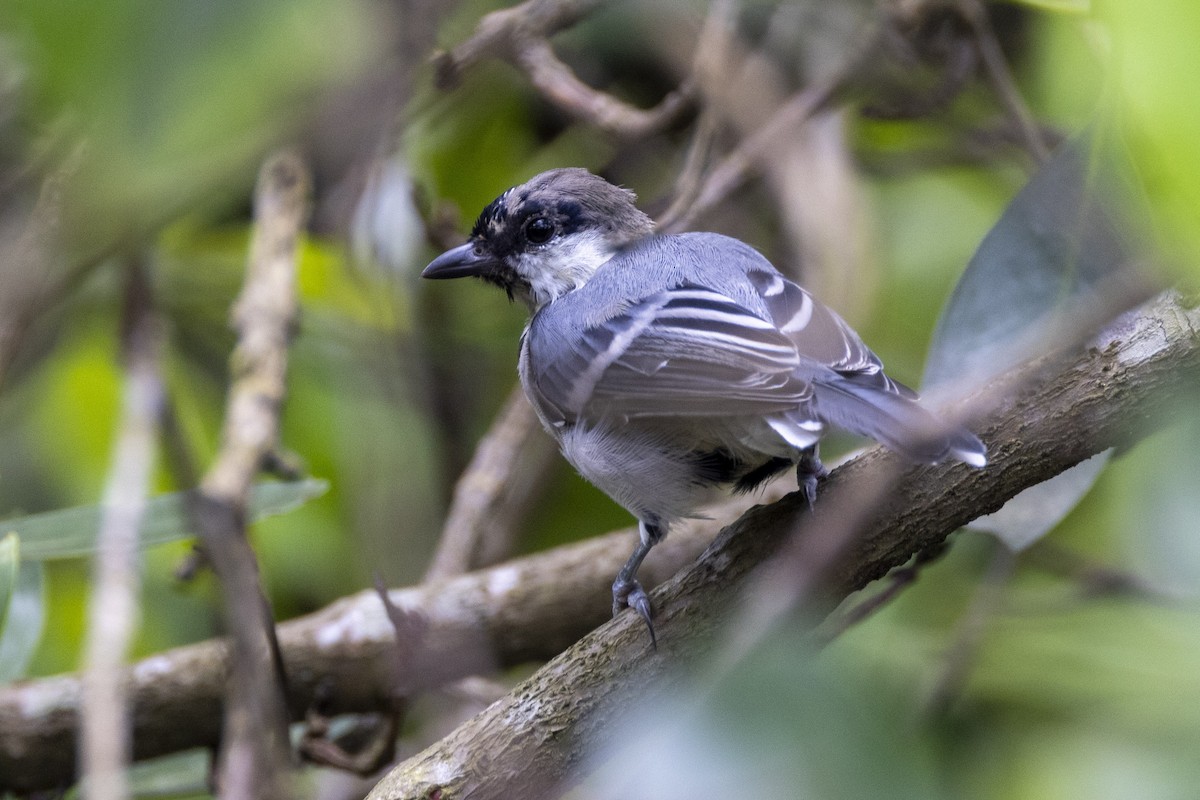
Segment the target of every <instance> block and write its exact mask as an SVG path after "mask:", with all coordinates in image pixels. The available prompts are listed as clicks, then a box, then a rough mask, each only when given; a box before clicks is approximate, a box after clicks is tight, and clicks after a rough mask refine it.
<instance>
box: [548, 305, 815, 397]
mask: <svg viewBox="0 0 1200 800" xmlns="http://www.w3.org/2000/svg"><path fill="white" fill-rule="evenodd" d="M538 333H539V332H538V330H537V328H536V326H535V327H534V328H533V329H531V332H530V337H531V338H530V341H529V342H528V347H529V350H530V362H531V363H530V378H531V380H530V383H531V384H532V386H531V390H532V393H533V394H534V397H535V402H537V403H538V404H539V405H541V406H542V408H543V410H544V411H547V412H552V413H549V414H548V416H549V417H551V418H558V419H562V420H567V421H575V420H578V419H581V418H582V419H595V418H599V417H602V416H617V417H618V418H619V417H626V418H634V417H645V416H659V415H663V416H681V415H686V416H708V415H718V416H724V415H732V414H769V413H771V412H778V411H786V410H794V409H797V407H799V406H802V405H803V404H804V403H806V402H807V401H808V400H809V399H810V398H811V396H812V387H811V385H810V384H809V383H808V382H807V381H805V380H803V379H801V378H799V377H797V376H796V368H797V366H799V364H800V356H799V355H798V354H797V352H796V347H795V345H794V344H793V342H792V341H791V340H790V339H789V338H788V336H786V335H784V334H783V333H781V332H780V331H779V330H777V329H776V326H775V325H774V324H773V323H772V322H770V321H768V320H765V319H763V318H762V317H761V316H758V315H755V314H754V313H752V312H751V311H750V310H748V309H746V308H745V307H744V306H742V305H739V304H738V303H737V302H735V301H734V300H732V299H730V298H729V297H728V296H726V295H724V294H721V293H720V292H715V291H712V290H710V289H705V288H701V287H696V286H681V287H678V288H675V289H670V290H667V291H662V292H658V293H656V294H654V295H652V296H650V297H647V298H645V299H643V300H641V301H639V302H637V303H635V304H633V305H631V306H629V307H628V308H626V309H625V310H624V311H622V312H621V313H619V314H617V315H615V316H613V317H611V318H609V319H607V320H605V321H604V322H602V323H600V324H598V325H595V326H593V327H590V328H587V329H586V330H584V331H582V332H581V333H580V334H578V335H575V336H571V337H568V338H569V339H570V341H561V340H560V341H545V340H542V341H539V336H538ZM542 338H543V339H546V338H549V337H548V336H543V337H542Z"/></svg>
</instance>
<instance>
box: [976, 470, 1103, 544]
mask: <svg viewBox="0 0 1200 800" xmlns="http://www.w3.org/2000/svg"><path fill="white" fill-rule="evenodd" d="M1111 456H1112V450H1105V451H1104V452H1102V453H1097V454H1096V455H1094V456H1092V457H1091V458H1089V459H1087V460H1086V461H1081V462H1080V463H1078V464H1076V465H1075V466H1073V467H1071V468H1070V469H1068V470H1067V471H1066V472H1061V473H1059V474H1058V475H1055V476H1054V477H1053V478H1051V479H1050V480H1048V481H1043V482H1042V483H1039V484H1037V485H1036V486H1030V487H1029V488H1028V489H1026V490H1025V491H1023V492H1021V493H1020V494H1019V495H1017V496H1016V497H1014V498H1012V499H1011V500H1009V501H1008V502H1007V503H1005V504H1004V506H1003V507H1002V508H1001V509H1000V510H999V511H997V512H996V513H994V514H985V515H984V516H982V517H979V518H978V519H976V520H975V521H973V522H972V523H971V524H970V525H968V526H967V527H968V528H970V529H971V530H975V531H987V532H988V533H990V534H992V535H994V536H996V537H997V538H998V539H1000V541H1002V542H1004V544H1006V545H1008V547H1009V549H1010V550H1014V551H1017V552H1019V551H1021V550H1024V549H1025V548H1026V547H1029V545H1031V544H1033V543H1034V542H1036V541H1037V540H1038V539H1041V538H1042V537H1043V536H1045V535H1046V534H1047V533H1049V532H1050V531H1052V530H1053V529H1054V528H1055V526H1057V525H1058V523H1059V522H1060V521H1061V520H1062V519H1063V517H1065V516H1066V515H1067V514H1069V513H1071V510H1072V509H1073V508H1075V506H1077V505H1078V504H1079V501H1080V500H1082V499H1083V496H1084V495H1086V494H1087V493H1088V491H1089V490H1090V489H1091V488H1092V485H1093V484H1095V482H1096V478H1098V477H1099V476H1100V473H1101V472H1102V471H1103V470H1104V466H1105V465H1106V464H1107V463H1108V460H1109V458H1110V457H1111Z"/></svg>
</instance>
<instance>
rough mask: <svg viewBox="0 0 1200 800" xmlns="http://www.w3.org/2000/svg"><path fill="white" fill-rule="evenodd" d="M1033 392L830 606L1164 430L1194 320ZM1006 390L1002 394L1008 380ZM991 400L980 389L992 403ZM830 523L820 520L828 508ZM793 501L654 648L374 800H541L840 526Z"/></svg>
mask: <svg viewBox="0 0 1200 800" xmlns="http://www.w3.org/2000/svg"><path fill="white" fill-rule="evenodd" d="M1021 369H1022V372H1023V373H1025V374H1026V375H1027V376H1028V378H1029V382H1028V383H1027V384H1026V385H1027V386H1029V387H1030V388H1029V389H1028V391H1026V392H1023V393H1021V394H1020V395H1019V396H1015V397H1004V398H1001V399H1000V401H999V403H998V405H997V407H996V409H995V410H994V412H993V413H992V414H991V416H990V418H989V420H988V421H987V423H986V425H984V426H983V433H984V438H985V440H986V441H988V442H989V443H990V444H991V452H990V455H991V458H992V461H991V463H990V464H989V466H988V467H987V468H986V469H983V470H979V471H973V470H970V469H969V468H967V467H965V466H963V465H961V464H946V465H938V466H922V467H916V468H909V469H907V470H905V471H904V472H903V473H902V474H901V475H900V477H899V480H898V482H897V484H896V487H895V490H894V491H892V492H890V493H888V495H887V497H886V498H885V500H884V501H883V502H882V503H881V504H880V505H879V507H878V508H876V509H875V511H874V513H873V515H872V517H873V519H872V521H871V523H870V524H869V525H867V526H866V527H865V528H863V531H864V535H862V536H861V537H859V538H858V539H857V540H856V541H855V542H854V545H853V546H852V547H851V549H850V552H849V553H848V554H847V557H846V558H844V559H843V560H842V562H841V563H840V565H838V566H837V567H836V568H835V569H833V570H831V571H830V572H829V574H827V575H826V577H825V591H824V593H823V595H822V598H823V601H824V603H832V602H834V601H836V600H838V599H839V598H841V597H844V596H845V595H846V594H847V593H848V592H850V591H852V590H854V589H856V588H859V587H861V586H863V585H865V584H866V583H867V582H869V581H871V580H873V579H875V578H877V577H879V576H881V575H883V574H885V573H886V572H887V571H888V570H889V569H891V568H894V567H896V566H899V565H901V564H903V563H904V562H905V561H907V560H908V559H909V558H910V557H911V556H912V555H913V554H914V553H918V552H921V551H923V550H926V549H928V548H930V547H932V546H936V545H937V544H938V543H940V542H941V541H942V540H944V539H945V538H946V537H947V536H949V535H950V534H951V533H952V532H954V531H955V530H957V529H958V528H959V527H960V526H962V525H963V524H965V523H967V522H969V521H970V520H971V519H973V518H974V517H976V516H978V515H980V514H983V513H989V512H991V511H995V510H996V509H998V508H999V507H1000V506H1001V505H1003V504H1004V502H1005V501H1007V500H1008V499H1009V498H1011V497H1013V496H1015V495H1016V494H1017V493H1019V492H1020V491H1021V490H1023V489H1025V488H1027V487H1029V486H1032V485H1034V484H1037V483H1040V482H1041V481H1044V480H1046V479H1048V478H1050V477H1053V476H1054V475H1057V474H1058V473H1060V472H1062V471H1063V470H1064V469H1066V468H1068V467H1070V466H1072V465H1073V464H1076V463H1078V462H1080V461H1082V460H1083V459H1085V458H1087V457H1088V456H1090V455H1092V454H1094V453H1096V452H1099V451H1100V450H1103V449H1106V448H1108V447H1111V446H1113V445H1116V444H1127V443H1128V442H1129V441H1130V440H1131V439H1136V438H1137V437H1139V436H1140V435H1144V434H1145V433H1146V432H1147V431H1148V429H1150V428H1152V427H1153V426H1154V425H1156V424H1158V423H1159V422H1160V421H1161V420H1160V416H1159V413H1158V412H1160V411H1161V410H1163V409H1164V407H1166V406H1167V405H1168V404H1169V403H1170V402H1171V401H1172V400H1174V399H1176V398H1178V397H1179V396H1180V395H1181V394H1184V393H1187V392H1190V391H1191V390H1192V389H1193V388H1194V385H1195V384H1194V381H1195V380H1196V379H1197V375H1198V373H1200V309H1197V308H1185V307H1183V306H1182V305H1180V303H1179V302H1178V300H1177V298H1176V297H1175V296H1173V295H1164V296H1162V297H1160V298H1158V299H1157V300H1156V301H1155V302H1153V303H1152V304H1150V305H1149V306H1148V307H1147V308H1146V309H1145V310H1144V311H1143V312H1142V313H1139V314H1130V315H1124V316H1122V317H1121V318H1119V319H1118V320H1117V321H1115V322H1114V323H1113V324H1112V325H1110V326H1109V328H1108V329H1107V330H1106V332H1105V333H1104V334H1102V335H1101V336H1100V337H1098V339H1097V340H1095V341H1094V342H1093V343H1092V344H1091V345H1090V346H1088V347H1087V348H1086V350H1085V351H1084V352H1083V353H1077V354H1075V355H1074V356H1073V357H1063V356H1062V355H1058V356H1053V357H1046V358H1043V359H1041V360H1038V361H1035V362H1033V363H1030V364H1027V365H1025V366H1024V367H1023V368H1021ZM1010 380H1011V379H1010ZM985 392H986V390H985ZM895 470H896V460H895V458H894V457H893V456H892V455H890V454H888V453H886V452H885V451H883V450H882V449H880V448H875V449H872V450H870V451H868V452H867V453H866V454H864V455H863V456H861V457H859V458H857V459H855V460H854V461H852V462H850V463H849V464H847V465H845V466H844V467H842V468H840V469H838V470H836V471H835V472H834V474H833V475H832V476H831V477H830V479H829V482H828V487H827V490H826V491H827V492H829V493H832V492H834V491H838V492H842V491H845V492H854V491H858V490H865V491H867V492H871V491H872V488H873V486H875V485H876V484H877V483H878V482H879V481H880V480H881V479H890V477H889V473H893V472H894V471H895ZM824 508H825V509H827V508H829V506H827V505H826V506H824ZM828 516H829V515H828V513H827V512H826V511H825V510H823V506H822V505H818V509H817V512H816V513H815V514H812V515H809V514H808V513H807V511H806V510H805V508H804V503H803V501H802V500H800V499H799V498H798V497H797V496H796V495H790V496H789V497H788V498H785V499H784V500H783V501H782V502H779V503H776V504H774V505H771V506H767V507H760V508H757V509H755V510H752V511H750V512H749V513H747V514H746V515H744V516H743V517H742V518H741V519H740V520H738V522H736V523H735V524H733V525H731V526H730V527H729V528H727V529H726V530H725V531H724V532H723V533H722V534H721V535H720V536H719V537H718V538H717V540H716V541H715V542H714V543H713V544H712V546H711V547H709V548H708V550H707V551H706V552H705V553H704V555H703V556H702V557H701V559H700V561H699V562H698V563H696V564H695V565H694V566H693V567H692V568H691V569H689V570H687V571H685V572H683V573H682V574H680V575H677V576H676V577H675V578H674V579H672V580H671V581H670V582H669V583H668V584H667V585H666V586H664V587H660V588H659V589H658V590H657V591H656V592H655V597H654V601H655V607H656V609H657V615H656V623H655V624H656V627H658V629H659V631H660V636H659V648H658V650H657V651H654V650H652V649H650V647H649V645H648V644H647V642H646V637H645V630H644V628H643V626H642V624H641V621H640V620H639V619H638V618H637V617H636V615H632V614H623V615H621V616H620V617H619V618H618V619H616V620H614V621H613V623H612V624H611V625H608V626H605V627H604V628H602V629H600V630H598V631H595V632H593V633H592V634H590V635H588V636H587V637H585V638H584V639H582V640H581V641H579V642H578V643H576V644H575V645H574V646H573V647H572V648H571V649H570V650H568V651H566V652H565V653H563V654H562V655H560V656H559V657H557V658H555V659H554V660H553V661H551V662H550V663H549V664H547V665H546V666H545V667H543V668H542V669H541V670H539V671H538V672H537V673H535V674H534V675H533V676H532V677H531V678H529V679H528V680H527V681H525V682H524V683H522V684H521V685H519V686H518V687H516V688H515V689H514V690H513V691H512V692H511V693H510V694H509V695H507V696H506V697H504V698H502V699H501V700H499V701H498V702H496V703H494V704H493V705H492V706H490V707H489V708H488V709H487V710H485V711H484V712H483V713H482V714H480V715H478V716H477V717H475V718H474V719H472V720H470V721H469V722H467V723H465V724H464V725H462V726H460V727H459V728H458V729H457V730H455V731H454V732H453V733H451V734H450V735H449V736H447V737H446V738H445V739H443V740H442V741H440V742H438V743H436V744H435V745H433V746H431V747H429V748H428V749H426V750H425V751H424V752H422V753H420V754H418V755H417V756H415V757H413V758H412V759H410V760H409V761H407V762H405V763H403V764H401V765H400V766H399V767H397V768H396V769H395V770H393V771H392V772H391V773H389V774H388V775H387V776H386V777H385V778H384V779H383V780H382V781H381V782H380V783H379V784H378V785H377V786H376V788H375V790H374V791H373V792H372V794H371V795H370V797H371V798H375V800H399V799H400V798H427V797H433V796H442V797H465V796H470V797H472V798H474V800H486V799H487V798H503V797H530V798H532V797H538V796H541V795H543V794H544V793H546V792H547V791H549V790H550V789H552V788H553V787H555V786H559V785H560V784H561V783H562V782H563V781H565V780H569V779H570V772H571V770H572V769H573V768H574V767H575V766H576V765H577V764H579V763H580V761H581V759H583V758H584V756H585V755H586V754H587V753H590V752H595V751H596V749H597V748H601V747H603V746H604V745H605V744H606V743H607V742H608V738H607V737H608V736H609V735H611V733H612V732H613V731H616V730H620V724H619V718H620V717H621V716H622V714H623V713H625V712H627V711H628V710H630V709H635V708H638V707H640V705H641V704H642V703H643V702H644V701H645V700H646V699H647V697H649V696H651V695H653V693H654V692H656V691H658V690H660V689H662V688H663V686H664V682H665V681H667V680H677V679H678V677H677V673H676V671H675V669H674V668H675V667H676V666H677V665H678V664H679V663H681V662H682V661H684V660H685V659H687V658H688V657H691V656H695V655H698V654H699V653H701V652H702V651H703V650H704V649H705V643H706V642H708V641H710V639H711V637H712V635H713V634H715V633H717V632H718V631H719V630H720V629H721V625H722V623H723V622H724V621H725V620H726V619H727V618H728V617H729V614H730V609H731V608H734V607H736V605H737V601H736V592H737V587H738V586H739V585H740V584H741V583H742V582H743V581H744V580H745V578H746V576H747V574H748V573H749V572H750V571H751V570H752V569H753V568H754V567H755V566H756V565H758V564H759V563H761V562H762V561H763V560H764V559H765V558H766V557H767V556H768V555H769V554H770V553H771V552H773V551H774V550H775V548H776V547H777V546H778V545H779V543H780V542H781V541H783V540H784V539H785V537H786V538H794V537H796V536H799V537H802V538H813V537H820V536H821V535H822V534H823V531H824V529H825V527H826V526H827V525H828V524H829V523H830V522H835V523H836V520H830V519H828V518H827V517H828Z"/></svg>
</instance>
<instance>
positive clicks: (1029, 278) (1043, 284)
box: [924, 137, 1128, 390]
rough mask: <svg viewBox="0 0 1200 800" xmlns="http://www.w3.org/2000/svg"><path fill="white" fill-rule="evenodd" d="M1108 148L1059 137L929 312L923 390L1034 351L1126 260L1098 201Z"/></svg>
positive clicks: (995, 369) (1106, 193)
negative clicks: (941, 304)
mask: <svg viewBox="0 0 1200 800" xmlns="http://www.w3.org/2000/svg"><path fill="white" fill-rule="evenodd" d="M1108 157H1109V154H1108V153H1105V152H1101V151H1100V150H1099V149H1098V148H1096V147H1094V146H1093V140H1092V137H1085V138H1083V139H1079V140H1076V141H1074V142H1071V143H1069V144H1067V145H1064V146H1063V147H1061V148H1059V150H1058V151H1057V152H1055V154H1054V156H1053V157H1052V158H1051V159H1050V160H1049V161H1048V162H1046V164H1044V165H1043V166H1042V168H1041V169H1039V170H1038V172H1037V174H1036V175H1034V176H1033V178H1032V179H1031V180H1030V181H1029V183H1028V184H1027V185H1026V186H1025V188H1024V189H1022V190H1021V191H1020V192H1019V193H1018V194H1017V196H1016V197H1015V198H1014V199H1013V201H1012V203H1010V204H1009V206H1008V208H1007V209H1005V211H1004V214H1003V215H1002V216H1001V217H1000V220H999V221H998V222H997V223H996V225H995V227H993V228H992V229H991V230H990V231H989V232H988V234H987V236H985V237H984V239H983V242H981V243H980V245H979V249H978V250H977V251H976V252H975V255H974V256H972V258H971V262H970V263H969V264H968V265H967V269H966V271H965V272H964V273H963V276H962V279H961V280H960V281H959V282H958V285H957V286H956V287H955V289H954V294H953V295H952V296H951V297H950V302H949V303H948V304H947V305H946V308H945V310H944V311H943V312H942V316H941V319H940V320H939V321H938V325H937V329H936V330H935V331H934V334H933V342H932V344H931V345H930V348H929V358H928V362H927V364H926V367H925V380H924V385H925V388H926V390H929V389H934V390H937V389H940V388H945V387H946V386H948V385H950V384H955V385H960V386H961V385H963V384H969V383H973V382H979V381H982V380H984V379H986V378H988V377H991V376H994V375H997V374H999V373H1001V372H1003V371H1005V370H1006V369H1008V368H1009V367H1011V366H1013V365H1014V364H1015V363H1017V362H1018V361H1020V360H1022V359H1024V358H1026V357H1028V356H1029V355H1031V354H1033V353H1040V352H1042V351H1043V350H1044V340H1042V338H1041V337H1042V336H1044V335H1045V334H1046V332H1047V326H1048V325H1049V324H1051V323H1053V322H1054V321H1056V320H1057V319H1059V318H1060V317H1061V315H1063V314H1065V313H1071V312H1074V311H1077V310H1079V309H1081V308H1083V307H1084V304H1085V303H1086V302H1087V300H1088V299H1089V296H1090V293H1091V291H1092V290H1094V289H1095V288H1096V287H1097V285H1098V284H1100V283H1102V282H1103V281H1104V279H1105V278H1109V277H1112V276H1114V275H1116V274H1117V273H1118V272H1119V271H1120V269H1121V268H1122V267H1123V266H1125V265H1126V264H1127V262H1128V258H1127V255H1126V247H1125V244H1124V242H1123V241H1122V237H1121V234H1120V231H1119V228H1118V227H1117V225H1116V223H1115V218H1114V216H1113V213H1112V211H1113V210H1112V209H1111V208H1108V207H1107V204H1106V202H1105V198H1106V197H1110V196H1111V193H1112V192H1113V188H1114V187H1113V183H1114V180H1113V178H1114V176H1113V175H1112V174H1111V165H1109V164H1108V163H1107V159H1108Z"/></svg>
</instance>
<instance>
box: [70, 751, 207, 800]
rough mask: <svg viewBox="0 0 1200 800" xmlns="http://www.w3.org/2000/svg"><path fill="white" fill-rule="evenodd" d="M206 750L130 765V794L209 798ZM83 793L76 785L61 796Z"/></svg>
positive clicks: (73, 797)
mask: <svg viewBox="0 0 1200 800" xmlns="http://www.w3.org/2000/svg"><path fill="white" fill-rule="evenodd" d="M210 760H211V759H210V758H209V753H208V751H207V750H185V751H183V752H182V753H173V754H172V755H169V756H162V757H160V758H152V759H149V760H147V761H139V762H138V763H136V764H133V765H132V766H130V768H129V788H130V793H131V795H132V796H133V797H144V798H152V797H154V798H172V800H187V799H188V798H209V797H212V796H213V794H212V791H211V790H210V789H209V778H210V775H211V769H212V767H211V764H210V763H209V762H210ZM83 796H86V793H85V792H82V791H81V790H80V784H75V785H74V786H72V787H71V789H70V790H69V791H68V792H67V793H66V794H65V795H63V798H64V800H78V798H80V797H83Z"/></svg>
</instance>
